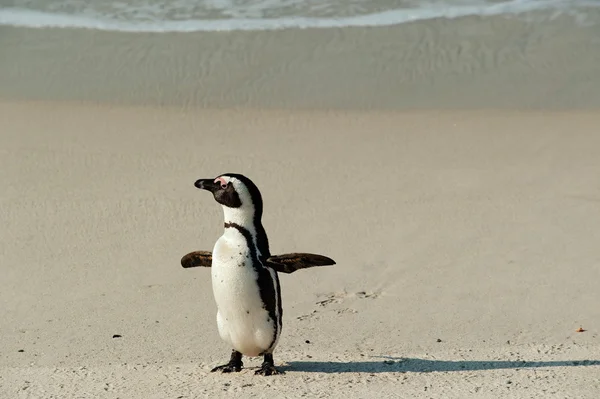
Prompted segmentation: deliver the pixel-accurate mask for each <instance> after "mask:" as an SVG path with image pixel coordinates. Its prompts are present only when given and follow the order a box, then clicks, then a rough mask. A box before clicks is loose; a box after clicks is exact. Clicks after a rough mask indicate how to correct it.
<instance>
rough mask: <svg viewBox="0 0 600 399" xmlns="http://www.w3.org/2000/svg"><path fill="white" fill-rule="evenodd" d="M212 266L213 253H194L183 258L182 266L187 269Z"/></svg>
mask: <svg viewBox="0 0 600 399" xmlns="http://www.w3.org/2000/svg"><path fill="white" fill-rule="evenodd" d="M211 264H212V252H210V251H194V252H190V253H189V254H187V255H185V256H184V257H183V258H181V266H183V267H184V268H185V269H189V268H190V267H199V266H200V267H210V266H211Z"/></svg>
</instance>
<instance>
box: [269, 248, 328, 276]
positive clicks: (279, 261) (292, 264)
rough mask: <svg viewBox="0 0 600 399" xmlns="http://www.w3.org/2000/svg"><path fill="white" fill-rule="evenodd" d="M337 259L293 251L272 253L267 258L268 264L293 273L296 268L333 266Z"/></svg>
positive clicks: (276, 269)
mask: <svg viewBox="0 0 600 399" xmlns="http://www.w3.org/2000/svg"><path fill="white" fill-rule="evenodd" d="M331 265H335V261H334V260H333V259H331V258H328V257H326V256H323V255H316V254H309V253H291V254H282V255H271V256H270V257H269V258H268V259H267V266H269V267H270V268H272V269H273V270H275V271H277V272H280V273H288V274H289V273H293V272H295V271H296V270H300V269H308V268H309V267H315V266H331Z"/></svg>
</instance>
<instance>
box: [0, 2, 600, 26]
mask: <svg viewBox="0 0 600 399" xmlns="http://www.w3.org/2000/svg"><path fill="white" fill-rule="evenodd" d="M589 7H600V0H170V1H159V0H0V25H10V26H22V27H31V28H44V27H65V28H88V29H101V30H113V31H133V32H193V31H233V30H269V29H283V28H327V27H349V26H390V25H397V24H401V23H406V22H413V21H419V20H427V19H433V18H457V17H463V16H470V15H480V16H489V15H502V14H513V15H515V14H516V15H525V14H527V13H531V12H535V11H549V12H550V15H553V16H556V15H560V14H564V13H568V14H572V15H579V16H585V9H586V8H589Z"/></svg>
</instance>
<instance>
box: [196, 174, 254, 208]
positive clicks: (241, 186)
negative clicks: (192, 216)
mask: <svg viewBox="0 0 600 399" xmlns="http://www.w3.org/2000/svg"><path fill="white" fill-rule="evenodd" d="M194 186H196V187H197V188H199V189H202V190H207V191H210V192H211V193H212V194H213V196H214V197H215V200H216V201H217V202H218V203H219V204H221V205H222V206H223V208H224V209H225V210H226V211H227V210H230V211H234V210H235V211H236V213H240V212H241V213H244V214H247V215H249V214H251V215H253V216H254V217H255V218H256V217H258V218H260V216H261V215H262V197H261V194H260V191H259V190H258V187H256V185H255V184H254V183H253V182H252V180H250V179H248V178H247V177H246V176H243V175H240V174H237V173H225V174H222V175H220V176H218V177H216V178H214V179H199V180H197V181H196V183H194Z"/></svg>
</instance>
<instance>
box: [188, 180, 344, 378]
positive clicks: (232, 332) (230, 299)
mask: <svg viewBox="0 0 600 399" xmlns="http://www.w3.org/2000/svg"><path fill="white" fill-rule="evenodd" d="M194 185H195V186H196V187H197V188H199V189H203V190H207V191H210V192H211V193H212V194H213V196H214V199H215V200H216V201H217V202H218V203H219V204H221V205H222V208H223V214H224V232H223V235H222V236H221V237H220V238H219V239H218V240H217V242H216V243H215V245H214V247H213V251H212V254H206V252H207V251H198V252H196V253H192V254H188V255H186V256H187V258H186V262H187V263H185V262H184V259H182V265H184V267H193V266H197V265H200V266H210V267H211V275H212V288H213V295H214V299H215V302H216V305H217V327H218V331H219V335H220V337H221V339H222V340H223V341H225V342H226V343H227V344H229V345H230V347H231V348H232V353H231V357H230V360H229V362H228V363H226V364H224V365H221V366H217V367H215V368H213V369H212V370H211V371H213V372H214V371H222V372H232V371H236V372H237V371H240V370H241V368H242V356H252V357H254V356H263V363H262V365H261V367H260V368H259V369H258V370H257V371H256V374H260V375H272V374H278V373H279V371H278V370H277V369H276V368H275V364H274V362H273V351H274V349H275V347H276V346H277V343H278V341H279V337H280V336H281V329H282V316H283V309H282V303H281V289H280V284H279V277H278V275H277V269H281V270H282V271H284V272H286V273H291V272H293V271H294V270H297V269H299V268H306V267H312V266H316V265H331V264H335V262H333V260H331V259H329V258H326V257H323V256H320V255H312V254H288V255H282V256H280V257H278V256H271V254H270V251H269V241H268V238H267V234H266V232H265V229H264V227H263V225H262V222H261V217H262V214H263V201H262V196H261V193H260V191H259V190H258V188H257V187H256V185H255V184H254V183H253V182H252V181H251V180H250V179H248V178H247V177H245V176H243V175H241V174H236V173H227V174H223V175H220V176H219V177H217V178H215V179H200V180H197V181H196V182H195V184H194ZM194 260H195V261H196V263H197V264H195V265H191V264H192V263H193V262H194ZM311 260H312V261H313V262H312V263H311ZM278 262H279V263H278ZM286 262H287V265H289V266H285V263H286ZM294 265H296V266H294ZM286 267H287V269H286Z"/></svg>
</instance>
